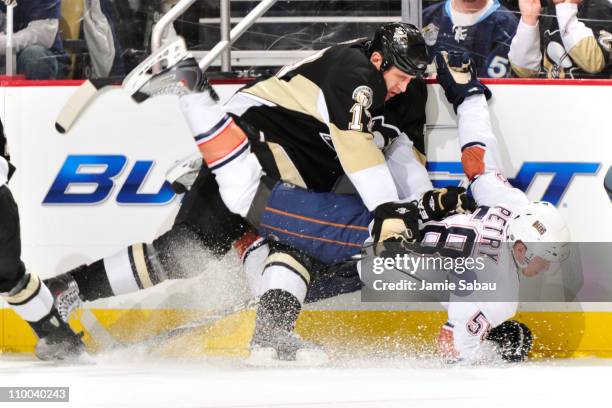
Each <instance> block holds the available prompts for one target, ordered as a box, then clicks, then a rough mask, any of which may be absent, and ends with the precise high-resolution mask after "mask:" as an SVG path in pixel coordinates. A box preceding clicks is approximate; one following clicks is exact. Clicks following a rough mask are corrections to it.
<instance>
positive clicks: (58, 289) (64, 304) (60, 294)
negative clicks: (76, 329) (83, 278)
mask: <svg viewBox="0 0 612 408" xmlns="http://www.w3.org/2000/svg"><path fill="white" fill-rule="evenodd" d="M45 285H47V287H48V288H49V291H50V292H51V295H52V296H53V306H55V308H56V309H57V312H58V313H59V315H60V317H61V318H62V320H63V321H64V322H66V323H68V320H69V319H70V315H71V314H72V312H73V311H75V310H76V309H78V308H80V307H81V304H82V302H81V298H80V296H79V287H78V285H77V283H76V282H75V280H74V278H73V277H72V276H71V275H70V274H69V273H64V274H61V275H58V276H55V277H53V278H50V279H46V280H45Z"/></svg>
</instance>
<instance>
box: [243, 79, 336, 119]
mask: <svg viewBox="0 0 612 408" xmlns="http://www.w3.org/2000/svg"><path fill="white" fill-rule="evenodd" d="M241 92H244V93H248V94H251V95H255V96H257V97H259V98H262V99H265V100H267V101H269V102H272V103H274V104H276V105H278V106H282V107H283V108H286V109H289V110H293V111H296V112H300V113H304V114H306V115H309V116H312V117H314V118H315V119H317V120H318V121H320V122H323V123H325V120H324V119H323V116H321V113H320V112H319V111H318V109H317V100H318V99H319V96H320V95H321V93H322V91H321V89H320V88H319V87H318V86H317V85H316V84H315V83H314V82H312V81H311V80H309V79H307V78H306V77H304V76H302V75H296V76H294V77H293V78H291V80H289V81H285V80H281V79H278V78H277V77H272V78H268V79H266V80H265V81H261V82H258V83H256V84H255V85H253V86H251V87H249V88H247V89H243V90H242V91H241ZM325 114H326V115H327V112H325Z"/></svg>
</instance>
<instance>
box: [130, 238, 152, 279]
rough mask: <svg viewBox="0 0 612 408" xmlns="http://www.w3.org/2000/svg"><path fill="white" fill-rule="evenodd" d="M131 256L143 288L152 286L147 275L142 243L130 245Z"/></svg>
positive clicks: (147, 270) (147, 269)
mask: <svg viewBox="0 0 612 408" xmlns="http://www.w3.org/2000/svg"><path fill="white" fill-rule="evenodd" d="M132 258H133V259H134V266H135V267H136V273H138V278H140V283H142V287H143V288H144V289H146V288H150V287H152V286H153V282H151V277H150V276H149V268H147V261H146V260H145V253H144V248H143V244H135V245H132Z"/></svg>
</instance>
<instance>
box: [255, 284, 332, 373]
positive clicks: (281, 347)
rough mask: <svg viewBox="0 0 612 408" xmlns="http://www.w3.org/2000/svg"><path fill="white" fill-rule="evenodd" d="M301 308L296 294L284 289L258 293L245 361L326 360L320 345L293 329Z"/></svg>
mask: <svg viewBox="0 0 612 408" xmlns="http://www.w3.org/2000/svg"><path fill="white" fill-rule="evenodd" d="M300 309H301V305H300V302H299V301H298V300H297V298H296V297H295V296H293V295H292V294H290V293H289V292H286V291H284V290H281V289H272V290H268V291H267V292H266V293H264V294H263V295H262V296H261V299H260V302H259V307H258V309H257V314H256V317H255V331H254V332H253V338H252V339H251V353H250V356H249V357H248V359H247V360H246V363H247V364H248V365H256V366H275V365H297V366H299V365H307V366H317V365H323V364H326V363H327V362H329V356H328V355H327V353H326V352H325V351H324V350H323V349H322V348H321V347H320V346H319V345H317V344H315V343H313V342H310V341H306V340H304V339H302V338H301V337H300V336H299V335H298V334H297V333H295V332H294V331H293V327H294V325H295V322H296V320H297V317H298V314H299V312H300Z"/></svg>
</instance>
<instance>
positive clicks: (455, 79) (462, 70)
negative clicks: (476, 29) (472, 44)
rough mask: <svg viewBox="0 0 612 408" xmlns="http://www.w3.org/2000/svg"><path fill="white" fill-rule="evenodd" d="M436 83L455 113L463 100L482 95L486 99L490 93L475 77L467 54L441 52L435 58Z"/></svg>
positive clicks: (474, 71)
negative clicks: (440, 87) (442, 90)
mask: <svg viewBox="0 0 612 408" xmlns="http://www.w3.org/2000/svg"><path fill="white" fill-rule="evenodd" d="M435 62H436V70H437V73H438V83H440V85H441V86H442V88H443V89H444V94H445V95H446V99H448V101H449V102H450V103H452V104H453V108H454V109H455V112H457V107H458V106H459V105H461V103H462V102H463V101H464V100H465V98H467V97H469V96H472V95H478V94H483V95H484V96H485V97H486V98H487V99H489V98H490V97H491V91H490V90H489V88H487V87H486V86H485V85H484V84H483V83H482V82H480V81H479V80H478V78H477V77H476V70H475V69H474V65H473V63H472V61H471V60H470V56H469V55H468V54H467V53H460V52H452V51H451V52H446V51H442V52H439V53H437V54H436V56H435Z"/></svg>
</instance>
